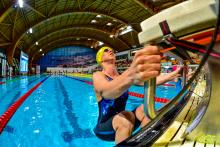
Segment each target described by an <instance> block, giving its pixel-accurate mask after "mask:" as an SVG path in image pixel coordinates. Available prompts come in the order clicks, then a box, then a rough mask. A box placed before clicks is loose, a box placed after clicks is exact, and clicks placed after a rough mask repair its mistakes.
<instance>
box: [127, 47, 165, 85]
mask: <svg viewBox="0 0 220 147" xmlns="http://www.w3.org/2000/svg"><path fill="white" fill-rule="evenodd" d="M160 62H161V56H160V52H159V49H158V47H156V46H147V47H144V48H143V49H141V50H138V51H137V52H136V53H135V56H134V59H133V61H132V63H131V66H130V67H129V68H128V71H129V73H130V74H129V75H130V76H129V77H130V78H131V80H132V83H133V84H137V85H138V84H139V83H141V82H144V81H147V80H149V79H151V78H154V77H156V76H158V75H159V74H160V69H161V65H160Z"/></svg>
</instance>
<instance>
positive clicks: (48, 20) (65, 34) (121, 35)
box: [0, 0, 183, 63]
mask: <svg viewBox="0 0 220 147" xmlns="http://www.w3.org/2000/svg"><path fill="white" fill-rule="evenodd" d="M182 1H183V0H0V48H3V49H5V50H6V53H7V57H8V59H9V63H10V62H11V60H10V58H11V57H13V56H14V55H15V56H16V55H18V54H19V53H20V51H21V50H22V51H24V52H25V53H28V55H29V56H30V59H32V60H36V59H38V58H39V57H40V56H41V55H42V54H45V53H47V52H48V51H50V50H52V49H55V48H57V47H63V46H68V45H81V46H87V47H90V48H93V49H94V50H97V49H98V48H99V47H100V46H101V45H108V46H111V47H113V48H114V49H115V50H116V51H124V50H128V49H131V48H136V47H138V46H140V45H139V42H138V38H137V35H138V33H139V32H140V31H141V28H140V22H142V21H143V20H145V19H147V18H148V17H150V16H152V15H154V14H156V13H157V12H159V11H161V10H163V9H165V8H167V7H170V6H173V5H175V4H178V3H180V2H182ZM18 2H19V3H18ZM11 59H12V58H11Z"/></svg>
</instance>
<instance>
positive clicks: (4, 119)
mask: <svg viewBox="0 0 220 147" xmlns="http://www.w3.org/2000/svg"><path fill="white" fill-rule="evenodd" d="M48 78H49V77H46V78H44V79H43V80H41V81H40V82H39V83H38V84H36V85H35V86H34V87H32V88H31V89H30V90H29V91H28V92H26V93H25V94H24V95H23V96H21V97H20V98H19V99H18V100H17V101H16V102H14V104H12V105H11V106H10V107H9V108H8V109H7V110H6V111H5V113H4V114H2V116H0V134H1V133H2V131H3V129H4V128H5V126H6V125H7V123H8V121H9V120H10V119H11V117H12V116H13V115H14V113H15V112H16V111H17V110H18V108H19V107H20V106H21V105H22V103H23V102H24V101H25V100H26V99H27V98H28V97H29V96H30V95H31V94H32V93H33V92H34V91H35V90H36V89H37V88H38V87H39V86H40V85H41V84H42V83H43V82H44V81H46V80H47V79H48Z"/></svg>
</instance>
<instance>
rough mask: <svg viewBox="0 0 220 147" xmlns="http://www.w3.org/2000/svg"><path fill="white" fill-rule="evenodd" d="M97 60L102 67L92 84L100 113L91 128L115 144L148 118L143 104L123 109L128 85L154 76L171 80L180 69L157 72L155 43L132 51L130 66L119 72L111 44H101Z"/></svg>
mask: <svg viewBox="0 0 220 147" xmlns="http://www.w3.org/2000/svg"><path fill="white" fill-rule="evenodd" d="M96 61H97V63H98V64H99V65H100V66H101V67H102V71H98V72H95V73H94V74H93V84H94V90H95V94H96V99H97V102H98V107H99V117H98V121H97V125H96V127H95V128H94V132H95V134H96V136H97V137H99V138H100V139H103V140H107V141H115V142H116V144H117V143H120V142H122V141H123V140H125V139H126V138H128V137H129V136H130V135H131V134H132V132H133V131H134V130H135V128H137V127H138V126H141V127H143V126H145V125H146V124H147V123H149V121H150V119H149V118H147V117H146V116H145V114H144V108H143V105H140V106H139V107H138V108H136V109H135V110H133V111H132V112H131V111H126V110H125V106H126V102H127V99H128V88H129V87H130V86H131V85H133V84H136V85H143V83H144V82H145V81H147V80H149V79H151V78H155V77H157V85H159V84H162V83H165V82H167V81H170V80H172V79H174V78H176V77H177V76H179V74H178V72H179V71H180V69H177V70H175V71H174V72H171V73H169V74H166V75H164V76H159V74H160V69H161V65H160V62H161V56H160V52H159V49H158V48H157V47H156V46H148V47H145V48H143V49H141V50H138V51H137V52H136V53H135V56H134V58H133V61H132V63H131V65H130V67H129V68H128V69H127V70H125V71H124V72H123V73H122V74H119V73H118V71H117V67H116V64H115V62H116V56H115V53H114V50H113V49H112V48H110V47H102V48H101V49H99V51H98V52H97V54H96Z"/></svg>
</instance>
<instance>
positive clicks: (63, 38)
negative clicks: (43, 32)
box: [29, 36, 115, 58]
mask: <svg viewBox="0 0 220 147" xmlns="http://www.w3.org/2000/svg"><path fill="white" fill-rule="evenodd" d="M77 37H82V36H65V37H63V36H62V38H58V39H57V40H54V41H51V42H49V43H48V44H44V45H42V46H39V49H42V51H46V50H47V49H45V48H50V46H51V45H54V46H55V45H56V44H57V43H59V42H61V44H62V43H65V42H64V41H65V40H66V39H73V38H77ZM83 38H88V37H83ZM91 39H92V40H97V39H96V38H91ZM74 41H76V40H74ZM78 42H80V43H81V45H84V42H81V41H80V40H79V41H78ZM91 44H92V43H91ZM107 45H108V46H110V47H112V48H114V47H115V45H113V44H108V43H107ZM57 46H58V45H57ZM36 53H38V50H37V51H36V50H35V51H33V52H32V54H30V55H29V56H30V58H32V56H34V54H36Z"/></svg>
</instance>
